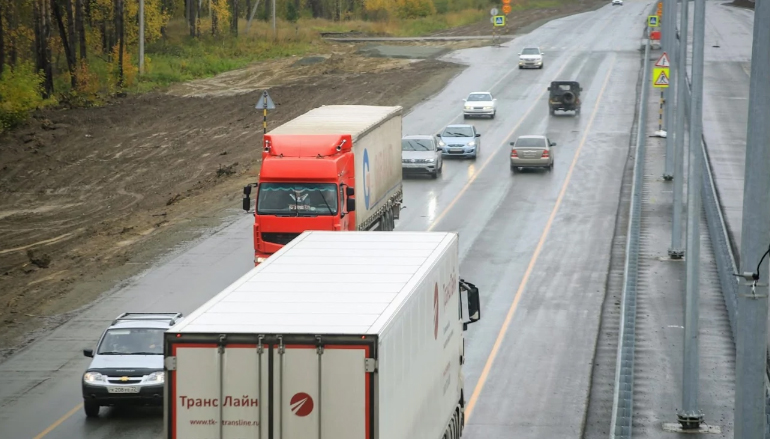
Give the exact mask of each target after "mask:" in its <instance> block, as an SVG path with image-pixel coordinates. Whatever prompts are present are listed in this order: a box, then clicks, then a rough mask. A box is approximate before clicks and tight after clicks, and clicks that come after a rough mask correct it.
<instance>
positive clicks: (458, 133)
mask: <svg viewBox="0 0 770 439" xmlns="http://www.w3.org/2000/svg"><path fill="white" fill-rule="evenodd" d="M441 137H473V129H472V128H471V127H446V129H445V130H444V132H443V133H441Z"/></svg>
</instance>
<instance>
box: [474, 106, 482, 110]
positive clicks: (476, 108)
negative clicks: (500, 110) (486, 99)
mask: <svg viewBox="0 0 770 439" xmlns="http://www.w3.org/2000/svg"><path fill="white" fill-rule="evenodd" d="M473 109H474V110H483V109H484V107H473Z"/></svg>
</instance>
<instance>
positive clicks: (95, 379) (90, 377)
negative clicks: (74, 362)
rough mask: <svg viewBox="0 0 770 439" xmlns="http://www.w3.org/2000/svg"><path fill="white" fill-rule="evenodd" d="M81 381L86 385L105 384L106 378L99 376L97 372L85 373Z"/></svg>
mask: <svg viewBox="0 0 770 439" xmlns="http://www.w3.org/2000/svg"><path fill="white" fill-rule="evenodd" d="M83 381H84V382H86V383H88V384H95V383H106V382H107V377H106V376H104V375H102V374H100V373H99V372H86V373H85V374H84V375H83Z"/></svg>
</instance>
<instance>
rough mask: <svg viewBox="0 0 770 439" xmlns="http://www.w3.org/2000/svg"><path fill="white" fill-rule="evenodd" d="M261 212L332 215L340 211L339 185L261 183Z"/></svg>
mask: <svg viewBox="0 0 770 439" xmlns="http://www.w3.org/2000/svg"><path fill="white" fill-rule="evenodd" d="M257 213H258V214H259V215H281V216H329V215H336V214H337V185H335V184H333V183H262V184H260V185H259V197H258V198H257Z"/></svg>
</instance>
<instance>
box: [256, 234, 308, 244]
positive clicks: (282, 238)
mask: <svg viewBox="0 0 770 439" xmlns="http://www.w3.org/2000/svg"><path fill="white" fill-rule="evenodd" d="M299 235H300V234H299V233H263V234H262V240H263V241H265V242H269V243H272V244H279V245H286V244H288V243H290V242H291V241H292V240H293V239H294V238H296V237H297V236H299Z"/></svg>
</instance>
